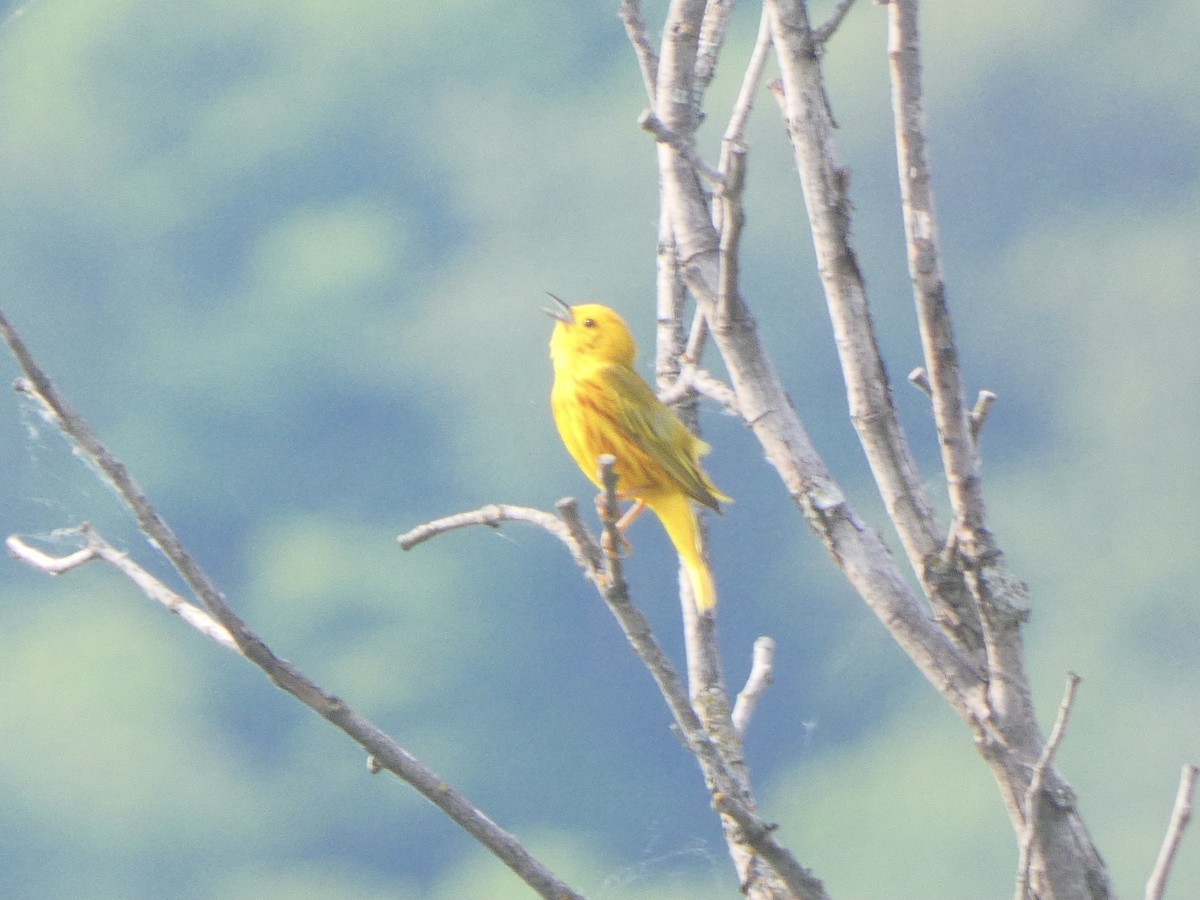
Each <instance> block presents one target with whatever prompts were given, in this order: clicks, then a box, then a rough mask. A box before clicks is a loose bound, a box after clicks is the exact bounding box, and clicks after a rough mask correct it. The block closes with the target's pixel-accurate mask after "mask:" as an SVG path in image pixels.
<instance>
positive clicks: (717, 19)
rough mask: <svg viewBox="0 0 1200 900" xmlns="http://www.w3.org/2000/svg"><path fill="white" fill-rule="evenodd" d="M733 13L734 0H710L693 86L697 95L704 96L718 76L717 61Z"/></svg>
mask: <svg viewBox="0 0 1200 900" xmlns="http://www.w3.org/2000/svg"><path fill="white" fill-rule="evenodd" d="M732 13H733V0H708V4H707V7H706V8H705V10H704V19H703V21H702V22H701V25H700V40H699V42H698V44H697V50H696V63H695V67H694V69H693V77H692V84H693V85H694V90H695V91H696V94H697V102H698V101H699V95H701V94H703V93H704V91H706V90H707V89H708V86H709V84H710V83H712V80H713V76H714V75H716V74H717V59H718V57H720V55H721V47H722V46H723V45H724V43H725V35H726V33H727V32H728V31H729V17H730V15H731V14H732Z"/></svg>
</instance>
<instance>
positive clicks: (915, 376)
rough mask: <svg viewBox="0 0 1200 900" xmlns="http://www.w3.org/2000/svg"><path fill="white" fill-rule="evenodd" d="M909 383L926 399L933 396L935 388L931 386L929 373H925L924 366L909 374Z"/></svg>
mask: <svg viewBox="0 0 1200 900" xmlns="http://www.w3.org/2000/svg"><path fill="white" fill-rule="evenodd" d="M908 383H909V384H911V385H912V386H913V387H915V388H916V389H917V390H919V391H920V392H921V393H922V394H924V395H925V396H926V397H932V396H933V387H932V386H930V384H929V373H928V372H926V371H925V367H924V366H917V367H916V368H915V369H913V370H912V371H911V372H909V373H908Z"/></svg>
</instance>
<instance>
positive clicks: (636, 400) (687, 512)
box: [546, 294, 729, 613]
mask: <svg viewBox="0 0 1200 900" xmlns="http://www.w3.org/2000/svg"><path fill="white" fill-rule="evenodd" d="M550 296H551V297H553V298H554V301H555V303H556V304H557V307H558V308H557V309H554V310H546V311H547V312H548V313H549V314H550V315H551V316H552V317H553V318H554V319H556V320H557V324H556V325H555V326H554V334H553V335H552V336H551V337H550V359H551V361H553V363H554V388H553V390H552V391H551V393H550V408H551V410H552V412H553V413H554V424H555V425H557V426H558V433H559V435H560V436H561V437H562V440H563V443H564V444H566V446H567V452H568V453H570V454H571V457H572V458H573V459H574V460H575V462H576V463H578V464H579V468H581V469H582V470H583V474H584V475H586V476H587V477H588V478H590V479H591V480H592V481H593V482H594V483H595V484H596V486H597V487H600V488H603V485H602V484H601V483H600V479H599V473H598V471H597V469H598V464H597V462H596V459H597V457H599V456H600V455H602V454H605V453H608V454H611V455H612V456H614V457H616V460H617V462H616V465H615V466H614V470H615V472H616V473H617V479H618V480H617V489H618V492H619V495H620V497H621V498H622V499H626V500H635V501H637V502H636V505H635V506H634V507H633V509H631V510H630V511H629V513H627V514H626V515H625V516H624V517H623V518H622V524H623V525H628V524H629V523H630V522H632V520H633V519H634V518H636V517H637V515H638V513H640V512H641V510H642V509H643V508H644V507H647V506H648V507H650V509H652V510H653V511H654V514H655V515H656V516H658V518H659V520H660V521H661V522H662V524H663V528H665V529H666V532H667V536H668V537H670V538H671V543H673V544H674V545H675V550H676V552H677V553H678V554H679V558H680V559H681V560H682V561H683V566H684V569H685V570H686V571H687V573H688V579H689V580H690V581H691V585H692V595H693V596H694V597H695V600H696V608H697V609H698V610H699V611H700V612H701V613H706V612H708V611H709V610H711V609H712V608H713V607H714V606H715V605H716V602H717V592H716V588H715V587H714V586H713V578H712V573H711V572H710V571H709V569H708V564H707V563H706V562H705V561H704V553H703V552H702V550H701V548H700V530H699V526H698V524H697V522H696V514H695V511H694V510H693V509H692V502H693V501H695V502H697V503H702V504H704V505H705V506H707V507H709V508H710V509H713V510H715V511H716V512H720V511H721V501H722V500H726V501H728V500H729V498H728V497H726V496H725V495H724V494H722V493H721V492H720V491H719V490H717V488H716V487H715V486H714V485H713V483H712V482H711V481H710V480H709V478H708V476H707V475H706V474H705V473H704V470H703V469H702V468H700V457H701V456H703V455H704V454H705V453H707V452H708V449H709V448H708V444H706V443H704V441H702V440H700V439H699V438H698V437H696V436H695V435H694V434H692V433H691V432H690V431H688V430H687V428H686V427H685V426H684V424H683V423H682V422H680V421H679V417H678V416H676V415H675V413H674V412H672V411H671V409H670V408H669V407H668V406H666V405H665V404H664V403H663V402H662V401H660V400H659V399H658V397H656V396H655V394H654V391H653V390H651V389H650V385H648V384H646V382H645V381H644V380H643V379H642V377H641V376H640V375H638V373H637V372H636V371H635V370H634V368H633V361H634V358H635V357H636V356H637V345H636V344H635V343H634V340H633V335H632V334H631V333H630V331H629V326H627V325H626V324H625V321H624V320H623V319H622V318H621V317H620V316H619V315H617V313H615V312H614V311H613V310H611V309H609V308H608V307H607V306H601V305H599V304H597V303H584V304H580V305H578V306H568V305H567V304H566V303H564V302H563V301H562V300H560V299H559V298H558V297H554V295H553V294H551V295H550Z"/></svg>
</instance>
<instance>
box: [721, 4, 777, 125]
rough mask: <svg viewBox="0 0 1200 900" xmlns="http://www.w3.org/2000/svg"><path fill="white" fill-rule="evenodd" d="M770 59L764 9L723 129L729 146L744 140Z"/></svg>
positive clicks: (768, 28) (769, 26) (769, 40)
mask: <svg viewBox="0 0 1200 900" xmlns="http://www.w3.org/2000/svg"><path fill="white" fill-rule="evenodd" d="M770 57H771V22H770V19H768V18H767V12H766V10H765V9H764V10H763V12H762V16H761V17H760V18H759V20H758V35H757V37H755V39H754V50H753V51H751V53H750V61H749V62H748V63H747V64H746V72H745V74H744V75H743V76H742V86H741V89H740V90H739V91H738V96H737V100H736V101H734V104H733V112H732V114H731V115H730V116H729V125H728V126H727V127H726V128H725V137H724V140H725V141H726V142H727V143H730V144H740V143H742V142H743V141H744V139H745V134H746V123H747V122H748V121H749V119H750V112H751V111H752V110H753V109H754V98H755V96H756V95H757V94H758V88H759V85H760V83H761V82H762V74H763V69H765V68H766V65H767V60H768V59H770Z"/></svg>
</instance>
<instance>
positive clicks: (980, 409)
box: [971, 391, 996, 454]
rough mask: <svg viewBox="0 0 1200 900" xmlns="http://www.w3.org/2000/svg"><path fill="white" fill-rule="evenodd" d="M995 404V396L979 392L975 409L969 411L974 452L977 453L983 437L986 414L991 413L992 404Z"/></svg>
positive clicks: (987, 392)
mask: <svg viewBox="0 0 1200 900" xmlns="http://www.w3.org/2000/svg"><path fill="white" fill-rule="evenodd" d="M995 402H996V395H995V394H993V393H992V392H991V391H980V392H979V396H978V398H976V400H975V407H974V408H973V409H972V410H971V440H972V441H973V442H974V443H975V452H976V454H978V453H979V442H980V439H981V436H982V435H983V426H984V423H985V422H987V417H988V413H989V412H991V409H992V404H993V403H995Z"/></svg>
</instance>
